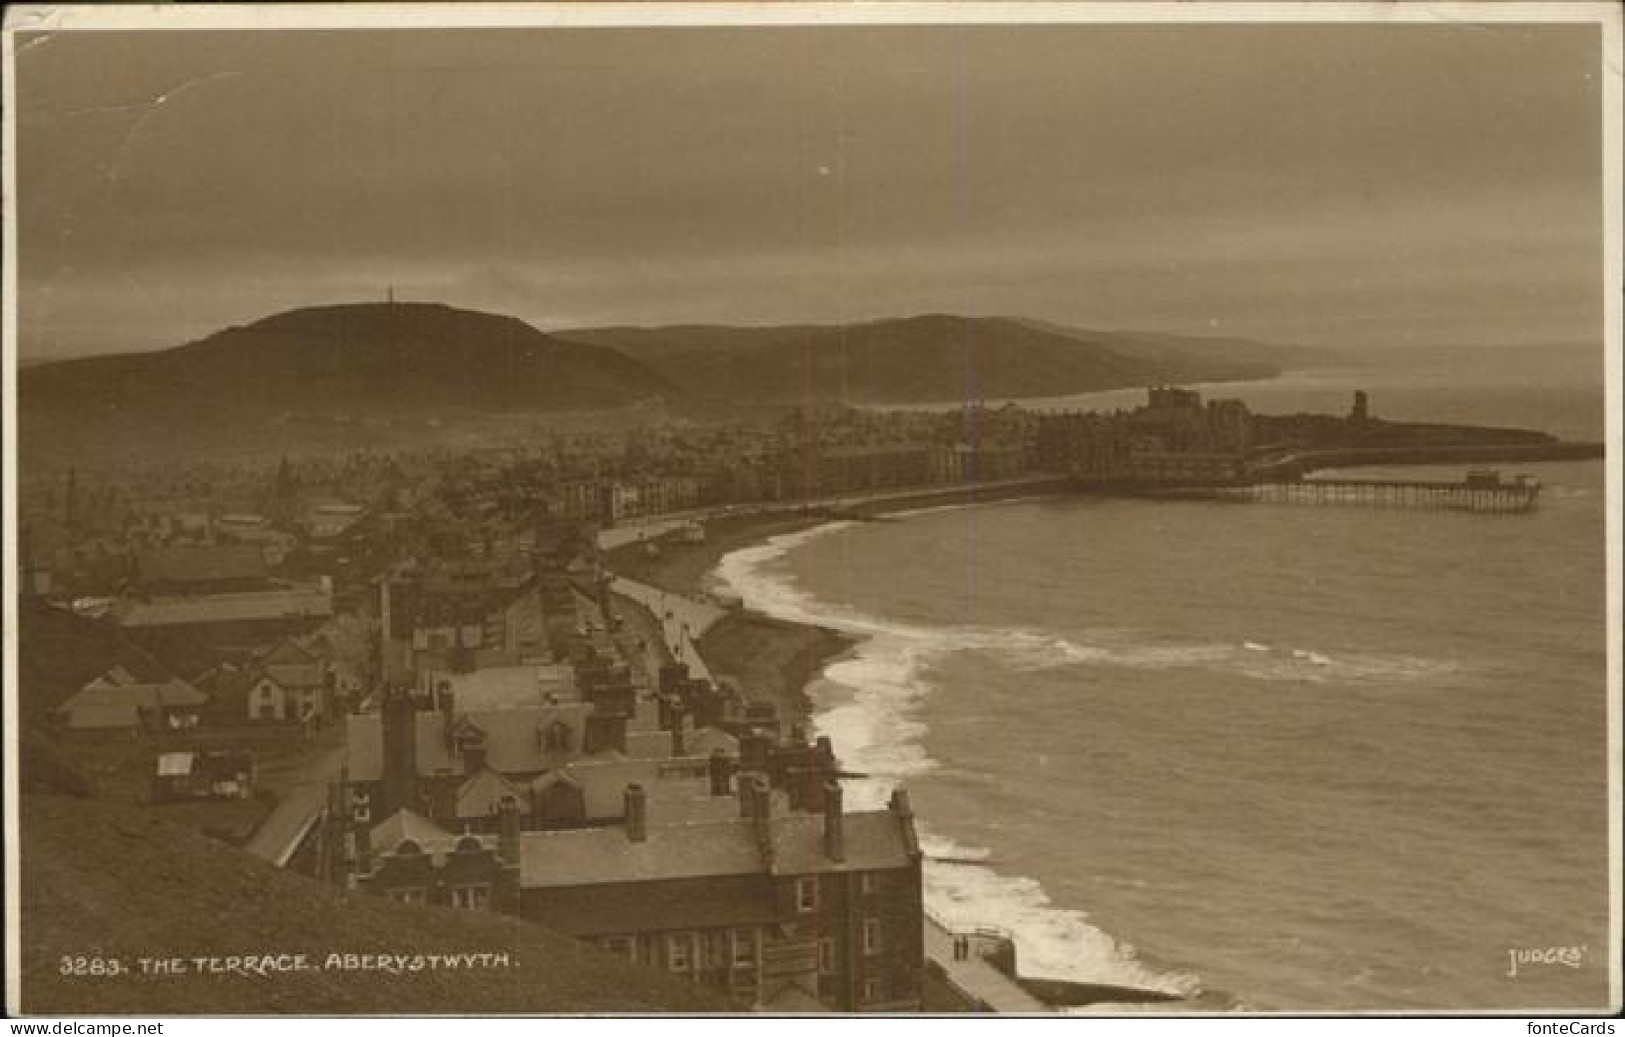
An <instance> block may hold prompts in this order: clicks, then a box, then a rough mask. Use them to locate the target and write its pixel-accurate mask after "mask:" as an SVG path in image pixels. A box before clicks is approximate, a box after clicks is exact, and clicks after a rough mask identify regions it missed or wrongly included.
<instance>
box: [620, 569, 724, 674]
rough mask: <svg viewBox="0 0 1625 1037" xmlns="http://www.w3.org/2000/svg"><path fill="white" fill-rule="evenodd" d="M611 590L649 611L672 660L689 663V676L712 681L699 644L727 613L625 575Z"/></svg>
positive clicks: (713, 606)
mask: <svg viewBox="0 0 1625 1037" xmlns="http://www.w3.org/2000/svg"><path fill="white" fill-rule="evenodd" d="M610 590H611V591H613V592H614V593H616V594H619V595H622V596H623V597H626V598H629V599H631V600H632V601H635V602H637V603H638V604H639V605H642V606H643V607H644V608H645V609H647V610H648V611H649V614H650V615H651V616H653V617H654V618H655V621H656V622H657V623H658V624H659V625H660V632H661V636H662V638H663V639H664V641H665V644H666V647H667V649H668V650H670V652H671V654H672V657H673V658H675V659H676V660H677V661H678V662H683V663H687V664H688V672H689V675H690V676H692V677H698V678H701V679H704V680H710V679H711V671H710V670H709V669H708V668H707V667H706V665H705V660H704V659H702V658H700V653H699V649H698V647H697V642H698V641H699V639H700V638H701V637H703V636H705V632H706V631H707V630H709V629H710V627H711V624H713V623H715V622H716V621H717V620H719V619H721V618H722V617H723V616H725V615H727V612H726V611H725V610H723V609H720V608H718V607H717V606H715V605H711V604H708V603H706V602H703V601H695V600H694V599H693V598H688V597H684V596H683V595H681V594H673V593H671V592H670V591H667V590H662V589H661V588H659V587H651V586H649V585H648V584H646V583H639V582H638V581H636V580H629V579H627V578H625V577H624V576H618V577H616V578H615V582H613V583H611V584H610Z"/></svg>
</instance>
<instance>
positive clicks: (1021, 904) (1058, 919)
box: [919, 822, 1201, 996]
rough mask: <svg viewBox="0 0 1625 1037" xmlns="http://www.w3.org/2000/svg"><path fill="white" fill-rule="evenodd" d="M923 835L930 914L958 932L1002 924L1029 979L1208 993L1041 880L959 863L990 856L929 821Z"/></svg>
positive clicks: (1191, 977)
mask: <svg viewBox="0 0 1625 1037" xmlns="http://www.w3.org/2000/svg"><path fill="white" fill-rule="evenodd" d="M919 830H920V844H921V846H922V848H924V849H925V851H926V853H927V854H928V857H927V860H926V863H925V868H924V873H925V875H924V877H925V900H926V906H927V908H928V910H930V912H931V914H932V915H933V916H935V917H936V918H937V920H938V921H940V922H942V923H943V924H944V925H946V926H947V927H949V928H950V929H974V928H976V927H977V926H985V925H995V926H998V927H1000V928H1002V929H1005V930H1006V931H1008V932H1010V933H1011V934H1012V935H1014V936H1015V938H1016V960H1017V962H1018V963H1019V968H1020V971H1021V974H1022V975H1024V976H1033V977H1043V978H1046V979H1069V980H1074V981H1076V982H1080V983H1107V984H1112V985H1115V986H1124V987H1137V988H1140V989H1149V990H1161V991H1165V992H1167V993H1171V994H1181V995H1185V996H1190V995H1193V994H1196V993H1198V992H1199V991H1200V990H1201V981H1200V980H1199V979H1198V978H1197V977H1196V976H1194V975H1190V974H1186V973H1169V972H1160V971H1157V970H1155V969H1152V968H1150V967H1148V966H1146V965H1145V964H1143V963H1142V962H1140V961H1139V959H1138V958H1137V957H1136V955H1135V950H1134V948H1133V947H1132V946H1130V945H1128V944H1125V943H1123V942H1121V941H1119V940H1116V939H1113V938H1112V937H1111V936H1110V935H1109V934H1107V933H1105V932H1102V931H1101V930H1100V929H1098V928H1096V927H1095V926H1093V925H1091V924H1090V923H1089V916H1088V915H1087V914H1085V913H1084V912H1082V911H1078V910H1075V909H1072V908H1064V907H1058V906H1056V905H1055V904H1054V903H1053V902H1052V901H1051V900H1050V898H1049V896H1048V894H1046V893H1045V892H1044V888H1043V886H1042V884H1040V883H1039V882H1038V880H1037V879H1032V878H1027V877H1025V876H1019V875H1018V876H1009V875H1002V874H1000V873H999V872H997V871H995V870H994V869H993V868H990V867H987V866H985V865H982V864H976V863H968V862H967V863H960V862H959V861H960V860H962V859H969V858H973V857H975V856H978V855H981V854H985V853H986V851H985V850H984V849H982V848H981V847H967V846H963V845H960V844H957V843H954V842H953V841H952V840H950V839H945V838H942V837H940V836H938V835H936V834H935V833H934V832H933V831H932V830H931V827H930V825H929V824H927V823H925V822H921V823H920V825H919ZM931 856H936V857H953V858H955V862H953V863H949V862H944V861H933V860H931V859H930V857H931Z"/></svg>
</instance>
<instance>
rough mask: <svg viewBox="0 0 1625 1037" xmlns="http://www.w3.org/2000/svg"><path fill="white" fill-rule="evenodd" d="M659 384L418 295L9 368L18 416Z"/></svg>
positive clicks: (562, 394)
mask: <svg viewBox="0 0 1625 1037" xmlns="http://www.w3.org/2000/svg"><path fill="white" fill-rule="evenodd" d="M671 393H672V387H671V385H670V384H669V383H668V382H667V381H666V380H665V379H664V378H662V377H661V376H660V375H658V374H656V373H655V372H653V371H651V370H650V369H649V368H647V367H646V366H644V365H643V364H641V363H639V362H638V361H636V360H633V359H630V358H628V357H626V356H623V355H622V354H620V353H617V352H615V351H614V350H610V349H604V348H601V347H598V346H593V345H588V344H583V343H579V342H566V341H561V340H559V339H556V338H554V337H552V336H549V335H546V334H544V333H542V332H541V331H538V330H537V329H535V328H533V327H531V326H530V325H529V324H526V323H525V322H524V321H521V320H519V319H517V318H515V317H501V316H497V315H494V314H489V313H479V312H475V311H471V310H459V309H453V308H452V307H450V306H442V305H439V304H432V303H362V304H355V305H347V306H323V307H316V308H311V309H301V310H290V311H288V312H286V313H280V314H277V315H275V316H272V317H267V318H265V319H263V320H259V321H256V322H254V323H253V324H249V325H247V326H244V327H232V328H227V329H225V330H224V331H220V332H216V333H215V334H213V335H210V336H208V337H207V338H204V339H201V340H199V341H197V342H192V343H188V344H187V345H183V346H179V347H176V348H174V349H168V350H163V351H161V352H156V353H129V354H121V355H112V356H95V357H85V358H82V359H77V360H64V361H59V362H56V363H48V364H39V365H36V366H31V367H28V368H25V369H24V370H22V371H19V372H18V397H19V400H20V402H21V404H22V407H23V409H24V411H25V412H34V413H42V412H44V413H51V412H54V413H57V414H71V415H73V416H74V417H76V418H77V419H78V420H81V421H84V420H96V419H98V418H102V417H116V416H121V415H129V414H143V415H150V416H166V417H169V418H170V419H171V420H172V419H173V416H174V415H177V414H179V415H184V416H185V417H186V419H187V420H188V421H199V420H201V421H208V420H210V419H224V420H228V421H235V422H252V421H254V420H257V419H259V418H261V417H263V416H264V415H267V414H278V413H283V412H290V413H296V414H297V413H334V412H343V413H351V414H368V413H375V414H376V413H382V414H399V413H414V412H448V411H449V412H458V411H472V412H491V411H555V410H557V411H562V410H585V409H597V408H613V407H623V406H627V405H629V404H634V403H638V402H641V401H644V400H648V399H651V398H656V397H661V396H665V395H669V394H671Z"/></svg>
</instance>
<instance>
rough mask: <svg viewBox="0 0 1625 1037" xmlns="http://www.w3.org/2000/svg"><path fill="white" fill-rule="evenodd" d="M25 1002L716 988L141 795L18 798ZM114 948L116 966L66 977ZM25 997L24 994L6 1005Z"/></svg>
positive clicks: (122, 1004) (482, 997)
mask: <svg viewBox="0 0 1625 1037" xmlns="http://www.w3.org/2000/svg"><path fill="white" fill-rule="evenodd" d="M21 813H22V832H23V839H22V842H21V856H22V946H23V960H22V962H21V973H22V1004H21V1008H22V1010H23V1011H25V1012H28V1013H32V1014H46V1015H88V1014H100V1013H125V1014H149V1015H184V1014H191V1013H221V1014H233V1013H308V1014H345V1013H378V1014H390V1013H419V1014H420V1013H455V1012H476V1013H514V1012H532V1013H574V1012H717V1011H729V1010H731V1009H735V1008H736V1007H737V1006H733V1005H731V1004H730V1003H728V1002H727V1001H725V1000H724V999H722V998H721V997H720V996H719V995H716V994H714V993H712V992H710V991H707V990H704V989H702V988H699V987H696V986H694V985H692V984H690V983H688V982H686V981H684V980H681V979H678V978H676V977H673V976H669V975H667V974H665V973H663V972H660V971H656V970H653V969H643V968H638V967H635V966H631V965H628V964H626V963H625V962H623V961H621V960H619V959H616V958H612V957H610V956H609V955H606V954H604V953H602V952H599V951H597V950H595V949H592V948H589V947H587V946H586V945H584V944H581V943H578V942H576V941H575V940H572V939H570V938H568V937H566V936H562V935H559V934H556V933H553V932H550V931H549V930H546V929H544V928H542V927H540V926H537V925H532V924H530V923H527V922H522V921H519V920H517V919H513V918H508V917H504V916H500V915H495V914H490V913H485V912H472V911H454V910H451V909H449V908H433V907H408V906H405V905H399V904H395V903H392V902H390V901H387V900H384V899H382V898H377V897H372V896H367V895H361V894H352V893H347V892H345V891H342V890H339V889H335V888H332V887H328V886H323V885H320V884H318V883H316V882H314V881H312V880H310V879H307V878H304V877H302V876H299V875H295V874H291V873H289V872H285V871H281V870H278V869H276V868H274V867H272V866H270V865H269V864H266V863H264V862H262V861H259V860H257V859H255V858H252V857H250V856H248V855H246V854H244V853H242V852H241V851H238V850H234V849H232V848H230V847H227V846H224V845H221V844H219V843H217V842H215V841H213V840H210V839H207V838H205V837H203V836H201V835H198V834H196V833H194V832H192V831H190V830H188V829H185V828H182V827H179V826H176V825H172V824H168V823H165V822H163V821H161V820H158V819H157V818H156V817H155V816H154V815H153V814H151V813H149V812H144V811H141V810H139V809H136V808H131V807H122V806H118V805H114V804H108V803H100V802H95V801H88V800H75V799H67V798H61V797H52V796H24V797H23V799H22V810H21ZM465 952H466V953H475V954H490V955H502V954H505V955H507V961H508V964H507V965H506V966H498V965H492V966H490V967H485V968H474V969H462V970H457V971H449V970H433V971H430V970H422V971H404V972H401V973H399V974H390V973H386V972H380V971H344V970H340V969H326V968H323V966H324V965H325V964H326V958H327V955H329V954H330V953H339V954H345V953H355V954H391V955H415V954H423V955H427V954H441V955H445V954H456V953H465ZM267 954H305V955H306V956H307V961H308V963H310V964H311V966H312V967H311V968H310V969H308V970H304V971H293V972H271V973H269V974H267V975H241V974H229V973H228V974H208V973H199V972H198V971H197V970H196V969H195V967H193V966H192V965H191V964H190V962H188V965H187V968H188V971H187V973H186V974H184V975H142V974H141V970H140V968H139V965H138V959H140V958H143V957H146V958H182V959H192V958H199V957H220V958H225V957H228V956H248V955H267ZM81 956H91V957H99V958H102V959H112V958H116V959H118V960H119V961H120V962H122V963H123V964H124V965H125V966H126V967H127V968H128V969H129V970H130V971H129V972H127V973H126V974H124V975H120V976H112V977H109V976H75V975H63V974H62V972H61V964H62V960H63V959H64V958H68V959H70V960H71V959H73V958H77V957H81ZM11 1007H12V1008H13V1009H15V1008H16V1007H17V1006H11Z"/></svg>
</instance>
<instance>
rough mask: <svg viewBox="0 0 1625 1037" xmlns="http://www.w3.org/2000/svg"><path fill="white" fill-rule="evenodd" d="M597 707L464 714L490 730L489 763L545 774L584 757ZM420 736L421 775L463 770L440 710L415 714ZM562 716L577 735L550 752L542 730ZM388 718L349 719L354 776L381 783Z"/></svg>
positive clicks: (513, 770)
mask: <svg viewBox="0 0 1625 1037" xmlns="http://www.w3.org/2000/svg"><path fill="white" fill-rule="evenodd" d="M591 713H592V705H591V704H590V703H585V702H573V703H562V704H560V705H557V706H538V707H535V708H532V709H503V710H491V711H479V712H469V713H466V714H461V713H460V714H459V719H463V718H466V719H467V720H469V721H471V722H472V723H474V724H475V725H476V726H477V727H479V728H480V730H481V731H482V732H483V733H484V734H485V764H486V766H487V767H489V768H490V769H491V770H494V771H496V772H497V773H499V774H529V773H540V772H541V771H545V770H550V769H553V768H556V767H562V766H564V765H565V764H567V763H570V762H571V761H574V760H578V759H581V758H582V752H581V739H582V734H583V732H584V731H585V729H586V720H587V717H588V716H589V715H591ZM413 720H414V721H415V724H416V735H417V769H418V774H420V775H424V776H427V775H432V774H436V773H450V774H461V773H463V763H462V760H461V759H459V758H458V757H457V756H455V755H454V754H453V753H452V752H451V751H449V750H448V749H447V748H446V739H445V727H444V724H445V721H444V719H443V718H442V716H441V714H440V713H439V712H438V711H435V710H419V711H418V712H417V713H415V714H413ZM558 720H563V721H564V722H565V723H567V724H569V725H570V728H571V731H572V733H573V738H572V741H571V747H570V749H569V750H568V751H554V752H549V751H547V750H546V749H545V748H544V747H543V743H542V741H541V739H539V738H538V737H537V731H538V729H539V728H540V727H542V726H543V725H546V724H551V723H554V722H555V721H558ZM383 739H384V732H383V721H382V718H381V717H380V715H379V714H378V713H358V714H354V715H352V716H350V717H348V718H347V719H346V721H345V740H346V742H347V744H348V746H349V751H350V761H349V766H350V779H351V780H352V781H377V780H379V779H380V778H382V777H383V773H384V741H383Z"/></svg>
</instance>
